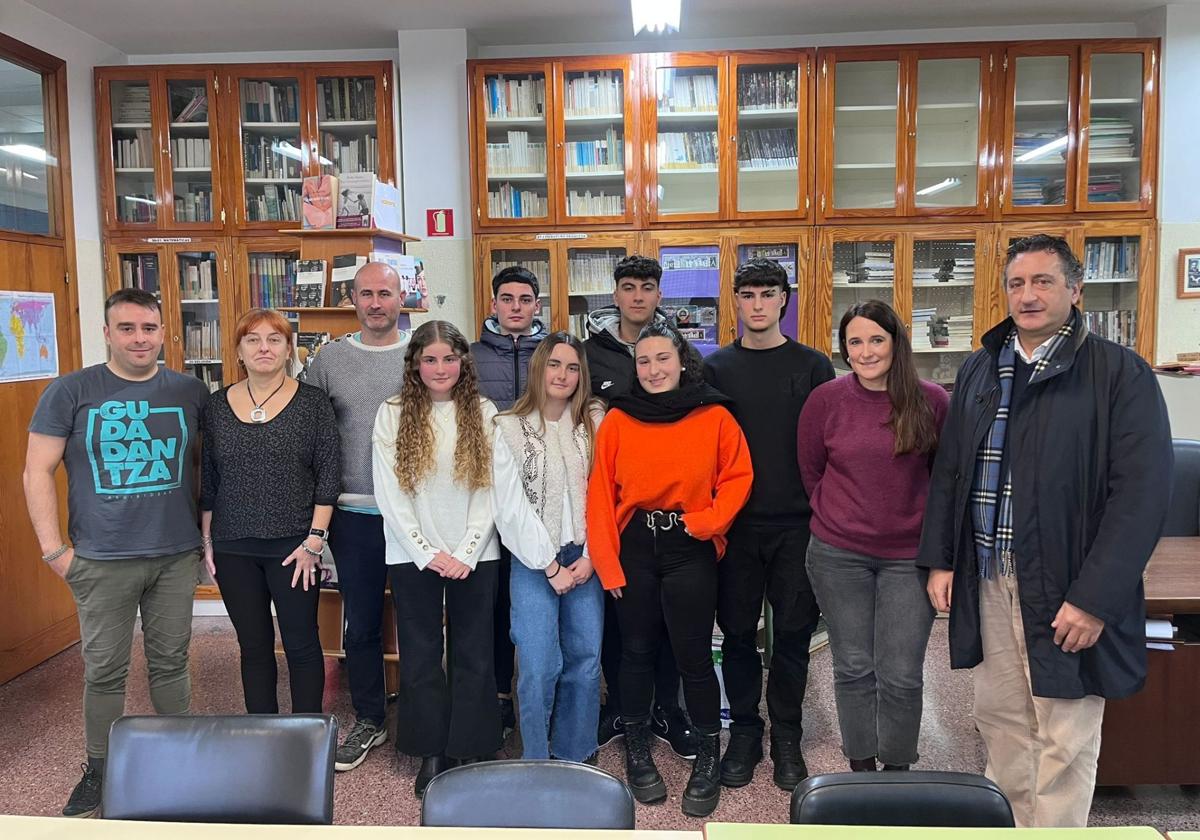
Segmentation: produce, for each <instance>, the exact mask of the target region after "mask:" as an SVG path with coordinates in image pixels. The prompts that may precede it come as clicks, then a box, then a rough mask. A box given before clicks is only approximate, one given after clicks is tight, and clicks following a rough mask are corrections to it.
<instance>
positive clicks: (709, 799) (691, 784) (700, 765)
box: [683, 735, 761, 817]
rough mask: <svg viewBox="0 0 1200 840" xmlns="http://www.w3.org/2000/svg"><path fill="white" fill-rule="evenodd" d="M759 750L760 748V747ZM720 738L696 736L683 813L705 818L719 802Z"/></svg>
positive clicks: (716, 736) (684, 796) (717, 736)
mask: <svg viewBox="0 0 1200 840" xmlns="http://www.w3.org/2000/svg"><path fill="white" fill-rule="evenodd" d="M760 749H761V747H760ZM720 764H721V736H720V735H697V737H696V760H695V761H693V762H692V777H691V778H690V779H688V783H687V789H686V790H684V792H683V813H685V814H687V815H688V816H689V817H707V816H708V815H709V814H711V813H712V812H713V811H715V810H717V803H718V802H720V801H721V770H720Z"/></svg>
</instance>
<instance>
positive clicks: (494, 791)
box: [421, 759, 634, 829]
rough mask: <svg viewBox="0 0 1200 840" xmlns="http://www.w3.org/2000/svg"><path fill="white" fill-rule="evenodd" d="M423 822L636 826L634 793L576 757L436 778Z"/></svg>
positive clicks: (461, 770) (494, 765)
mask: <svg viewBox="0 0 1200 840" xmlns="http://www.w3.org/2000/svg"><path fill="white" fill-rule="evenodd" d="M421 825H426V826H453V827H460V828H465V827H470V828H574V829H588V828H610V829H632V828H633V827H634V825H633V794H632V793H630V791H629V788H628V786H626V784H625V783H624V782H623V781H621V780H620V779H618V778H617V777H616V776H613V775H612V774H610V773H605V772H604V771H603V770H599V769H597V768H595V767H590V766H588V765H586V764H576V763H575V762H573V761H546V760H541V761H539V760H526V759H513V760H510V761H485V762H481V763H479V764H468V765H466V766H465V767H454V768H452V769H450V770H447V771H446V772H444V773H442V774H440V775H438V776H435V777H434V778H433V781H431V782H430V783H429V787H427V788H425V796H424V797H423V798H422V799H421Z"/></svg>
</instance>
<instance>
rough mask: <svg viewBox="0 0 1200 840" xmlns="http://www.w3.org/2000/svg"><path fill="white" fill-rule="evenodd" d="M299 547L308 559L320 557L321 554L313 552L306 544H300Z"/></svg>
mask: <svg viewBox="0 0 1200 840" xmlns="http://www.w3.org/2000/svg"><path fill="white" fill-rule="evenodd" d="M300 547H301V548H302V549H304V553H305V554H307V555H308V556H309V557H320V556H321V552H319V551H313V550H312V549H311V548H309V547H308V544H307V543H300Z"/></svg>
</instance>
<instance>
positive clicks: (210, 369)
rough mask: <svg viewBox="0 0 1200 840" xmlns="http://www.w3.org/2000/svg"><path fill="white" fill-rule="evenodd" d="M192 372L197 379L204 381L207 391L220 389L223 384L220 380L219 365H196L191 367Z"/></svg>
mask: <svg viewBox="0 0 1200 840" xmlns="http://www.w3.org/2000/svg"><path fill="white" fill-rule="evenodd" d="M192 373H194V374H195V375H196V378H197V379H199V380H200V381H201V382H203V383H204V386H205V387H206V388H208V392H209V393H210V394H211V393H215V392H217V391H220V390H221V387H222V386H223V385H224V383H223V382H222V380H221V366H220V365H196V366H194V367H193V368H192Z"/></svg>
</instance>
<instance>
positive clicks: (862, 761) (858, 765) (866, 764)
mask: <svg viewBox="0 0 1200 840" xmlns="http://www.w3.org/2000/svg"><path fill="white" fill-rule="evenodd" d="M850 769H851V770H853V771H854V772H855V773H862V772H864V771H865V772H872V771H875V770H878V769H879V768H878V767H877V766H876V765H875V756H871V757H870V758H852V759H850Z"/></svg>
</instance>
